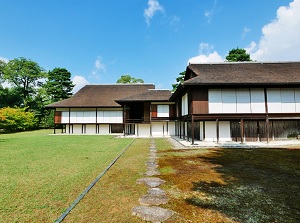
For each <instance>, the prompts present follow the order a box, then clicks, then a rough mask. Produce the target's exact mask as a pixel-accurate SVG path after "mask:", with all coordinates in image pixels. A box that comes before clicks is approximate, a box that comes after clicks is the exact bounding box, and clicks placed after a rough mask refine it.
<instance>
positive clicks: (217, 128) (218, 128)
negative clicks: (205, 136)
mask: <svg viewBox="0 0 300 223" xmlns="http://www.w3.org/2000/svg"><path fill="white" fill-rule="evenodd" d="M219 124H220V123H219V119H217V120H216V131H217V132H216V133H217V143H219V138H220V126H219Z"/></svg>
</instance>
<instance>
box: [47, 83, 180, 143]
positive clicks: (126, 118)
mask: <svg viewBox="0 0 300 223" xmlns="http://www.w3.org/2000/svg"><path fill="white" fill-rule="evenodd" d="M170 96H171V91H169V90H156V89H155V86H154V85H153V84H112V85H86V86H85V87H83V88H82V89H81V90H79V91H78V92H77V93H76V94H75V95H74V96H73V97H71V98H69V99H65V100H62V101H60V102H56V103H53V104H50V105H48V106H47V108H52V109H55V117H54V123H55V127H56V128H57V127H58V126H59V127H62V132H63V133H68V134H113V133H117V134H125V135H135V136H144V137H149V136H169V135H174V134H175V121H174V120H175V114H174V112H173V111H174V109H173V107H174V106H175V103H174V102H169V98H170ZM54 131H55V128H54Z"/></svg>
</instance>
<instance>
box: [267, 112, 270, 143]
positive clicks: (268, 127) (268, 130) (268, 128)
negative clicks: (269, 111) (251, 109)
mask: <svg viewBox="0 0 300 223" xmlns="http://www.w3.org/2000/svg"><path fill="white" fill-rule="evenodd" d="M266 133H267V143H269V137H270V126H269V117H268V115H267V117H266Z"/></svg>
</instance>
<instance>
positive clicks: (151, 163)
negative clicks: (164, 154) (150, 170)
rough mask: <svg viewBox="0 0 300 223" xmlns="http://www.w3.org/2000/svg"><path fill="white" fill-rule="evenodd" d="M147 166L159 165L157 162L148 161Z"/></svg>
mask: <svg viewBox="0 0 300 223" xmlns="http://www.w3.org/2000/svg"><path fill="white" fill-rule="evenodd" d="M146 164H147V167H158V165H157V162H150V161H149V162H146Z"/></svg>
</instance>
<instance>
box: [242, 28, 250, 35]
mask: <svg viewBox="0 0 300 223" xmlns="http://www.w3.org/2000/svg"><path fill="white" fill-rule="evenodd" d="M250 31H251V30H250V29H249V28H248V27H244V29H243V34H242V38H245V36H246V35H247V33H249V32H250Z"/></svg>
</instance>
